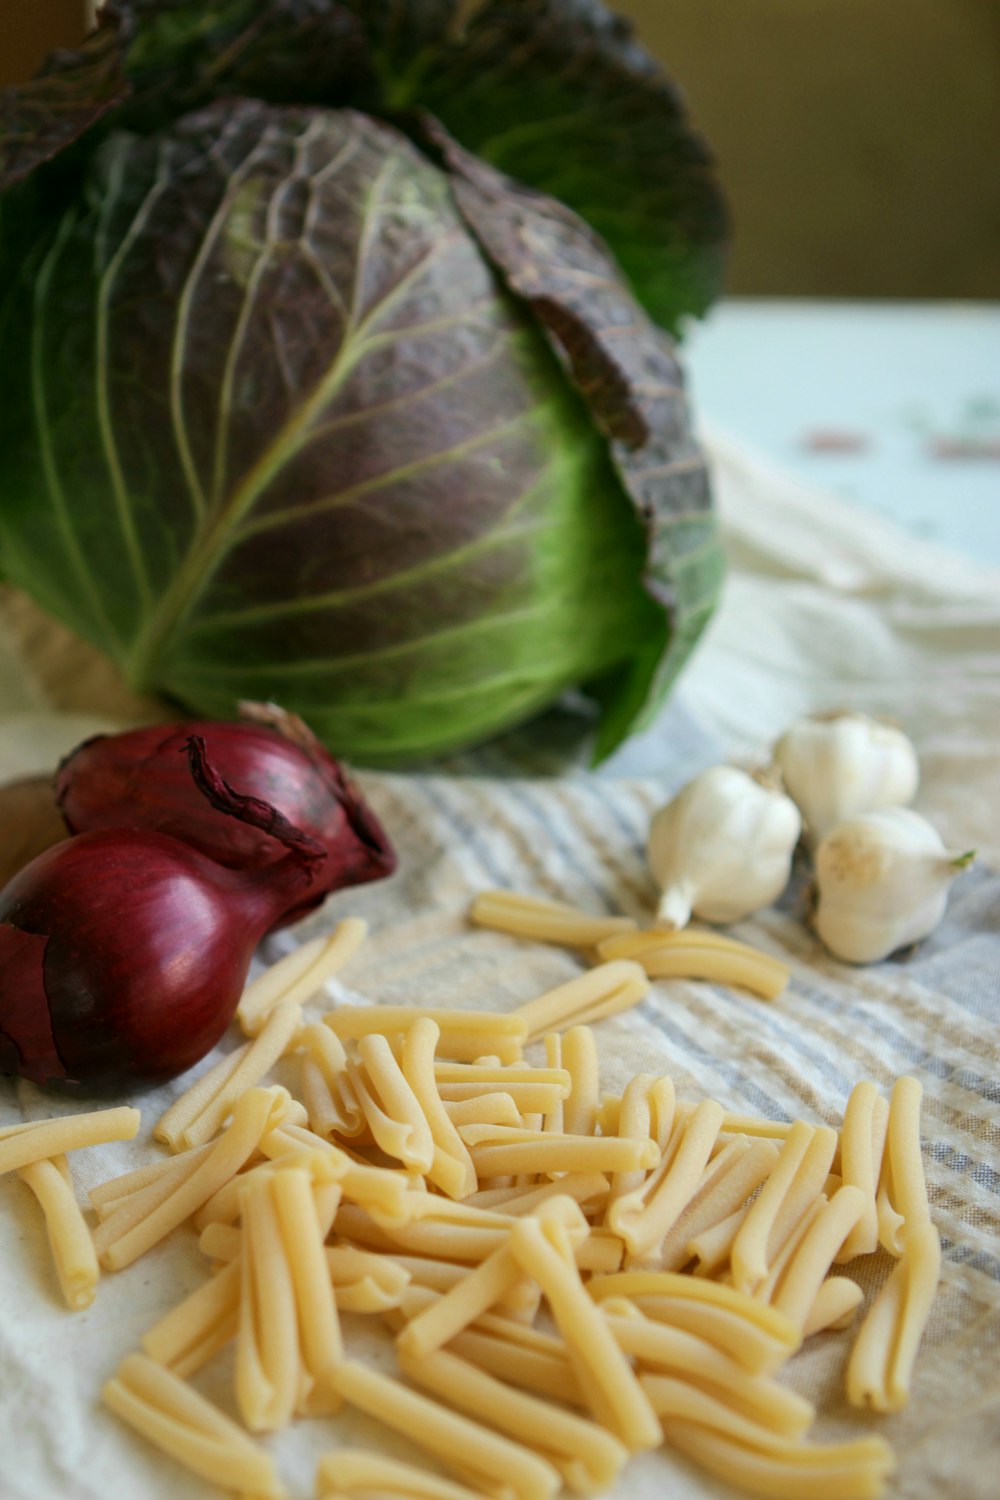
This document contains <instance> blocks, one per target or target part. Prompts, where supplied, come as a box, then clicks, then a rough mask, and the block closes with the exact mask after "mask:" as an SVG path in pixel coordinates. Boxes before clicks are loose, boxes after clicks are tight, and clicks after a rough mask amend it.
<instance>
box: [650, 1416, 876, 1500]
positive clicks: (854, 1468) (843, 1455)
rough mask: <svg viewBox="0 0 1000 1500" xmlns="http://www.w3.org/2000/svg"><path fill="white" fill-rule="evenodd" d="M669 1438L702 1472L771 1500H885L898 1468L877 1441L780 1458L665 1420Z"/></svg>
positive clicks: (816, 1448)
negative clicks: (881, 1498) (704, 1470)
mask: <svg viewBox="0 0 1000 1500" xmlns="http://www.w3.org/2000/svg"><path fill="white" fill-rule="evenodd" d="M663 1434H664V1437H665V1438H666V1440H667V1442H668V1443H669V1445H670V1446H671V1447H672V1448H676V1449H677V1450H678V1451H679V1452H681V1453H684V1454H686V1455H687V1457H688V1458H691V1459H693V1460H694V1462H695V1463H696V1464H698V1465H700V1467H701V1468H703V1469H707V1470H708V1471H709V1473H711V1474H716V1475H718V1476H719V1478H720V1479H724V1480H725V1481H726V1482H727V1483H729V1484H732V1485H734V1486H735V1487H736V1488H737V1489H740V1490H745V1491H749V1493H750V1494H752V1495H763V1496H765V1497H767V1500H804V1497H805V1496H808V1497H809V1500H879V1497H880V1496H882V1495H884V1494H885V1486H886V1480H887V1479H888V1477H889V1475H890V1474H891V1473H892V1471H893V1469H894V1468H895V1460H894V1459H893V1456H892V1450H891V1448H890V1447H889V1445H888V1444H887V1443H885V1442H883V1441H882V1439H881V1438H877V1437H873V1438H867V1439H863V1440H862V1441H861V1442H860V1443H856V1444H853V1445H851V1448H850V1449H847V1447H846V1445H844V1446H842V1447H839V1448H838V1447H819V1446H811V1447H806V1446H804V1445H803V1446H800V1447H797V1448H795V1449H793V1450H792V1452H790V1453H788V1454H782V1455H780V1456H779V1455H777V1454H769V1453H761V1452H759V1451H755V1450H754V1449H753V1448H750V1447H747V1446H746V1445H745V1444H744V1443H741V1442H738V1441H737V1440H735V1439H733V1438H730V1437H728V1436H726V1435H725V1434H724V1433H721V1432H717V1431H713V1430H712V1429H711V1428H709V1427H705V1426H703V1425H702V1424H701V1423H699V1422H692V1421H685V1420H682V1419H675V1418H665V1419H664V1423H663Z"/></svg>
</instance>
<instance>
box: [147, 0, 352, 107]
mask: <svg viewBox="0 0 1000 1500" xmlns="http://www.w3.org/2000/svg"><path fill="white" fill-rule="evenodd" d="M117 3H118V7H119V9H120V11H121V13H122V17H123V25H124V32H125V36H126V46H127V58H126V70H127V72H128V75H129V78H130V79H131V81H132V84H133V86H134V89H135V102H134V105H133V106H132V107H131V108H130V109H129V110H128V111H127V112H126V113H125V114H124V116H123V123H124V124H125V125H126V126H128V127H130V128H131V127H133V126H138V127H139V128H141V129H152V128H155V127H156V126H158V125H161V124H165V123H167V122H168V121H170V120H173V119H176V118H177V117H178V116H179V115H182V114H184V113H186V112H187V111H189V110H191V109H194V108H196V107H198V106H200V105H203V104H207V103H209V102H210V101H211V100H213V99H217V98H220V97H223V96H225V95H238V94H245V95H248V96H250V97H254V98H260V99H265V100H268V101H270V102H272V103H279V104H280V103H299V104H305V103H310V102H315V103H330V104H342V103H353V104H357V105H360V106H362V107H374V106H375V104H376V103H377V92H378V85H377V82H376V76H375V70H374V63H373V59H372V56H371V51H370V47H369V42H368V38H367V36H366V26H365V24H364V23H363V20H362V17H363V15H364V9H363V6H362V4H361V0H359V3H358V4H355V3H352V0H212V3H211V4H206V3H205V0H117Z"/></svg>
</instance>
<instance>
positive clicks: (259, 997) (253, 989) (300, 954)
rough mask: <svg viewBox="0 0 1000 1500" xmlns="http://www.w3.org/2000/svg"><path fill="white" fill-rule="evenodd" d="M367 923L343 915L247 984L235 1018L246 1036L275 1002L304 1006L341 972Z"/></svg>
mask: <svg viewBox="0 0 1000 1500" xmlns="http://www.w3.org/2000/svg"><path fill="white" fill-rule="evenodd" d="M367 935H368V924H367V922H363V921H362V920H361V919H360V917H345V918H344V920H343V921H342V922H338V923H337V925H336V927H335V928H334V930H333V932H331V933H330V934H329V936H327V937H321V938H313V939H312V941H311V942H308V943H303V944H302V946H301V948H297V949H295V951H294V952H292V953H287V954H286V955H285V956H284V958H279V959H278V961H277V963H274V964H272V965H271V967H270V968H269V969H265V971H264V973H263V974H261V975H260V976H259V977H258V978H257V979H255V980H253V981H252V983H250V984H248V985H247V987H246V989H245V990H244V991H243V997H242V999H241V1000H240V1003H239V1005H238V1007H237V1010H236V1019H237V1020H238V1021H239V1023H240V1026H241V1027H242V1028H243V1030H244V1032H245V1033H246V1035H247V1036H256V1035H257V1033H258V1032H259V1031H260V1029H261V1026H262V1025H263V1024H264V1022H265V1021H266V1019H267V1017H268V1015H269V1014H270V1013H271V1011H272V1010H273V1009H274V1007H275V1006H276V1005H280V1004H281V1003H282V1002H283V1001H292V1002H293V1003H294V1004H297V1005H304V1004H305V1003H306V1001H307V1000H311V999H312V997H313V996H314V995H315V994H316V992H317V991H318V990H320V989H322V987H323V985H324V984H325V983H326V981H327V980H328V979H331V978H332V977H333V975H334V974H337V973H339V972H340V970H341V969H342V968H343V967H344V965H345V964H346V963H348V962H349V960H350V959H352V958H353V957H354V955H355V953H356V952H357V951H358V949H359V948H360V947H361V944H362V943H363V942H364V940H365V938H366V936H367Z"/></svg>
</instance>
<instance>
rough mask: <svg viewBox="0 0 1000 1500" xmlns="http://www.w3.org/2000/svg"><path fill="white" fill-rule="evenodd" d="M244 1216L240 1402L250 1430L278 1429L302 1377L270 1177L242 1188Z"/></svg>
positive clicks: (285, 1420)
mask: <svg viewBox="0 0 1000 1500" xmlns="http://www.w3.org/2000/svg"><path fill="white" fill-rule="evenodd" d="M240 1216H241V1218H242V1220H243V1251H242V1254H241V1255H240V1259H239V1266H240V1311H239V1324H238V1328H237V1336H236V1404H237V1406H238V1407H239V1412H240V1416H241V1417H242V1418H243V1421H244V1423H245V1424H246V1426H247V1427H248V1428H249V1429H250V1431H251V1432H276V1431H278V1430H280V1429H281V1428H282V1427H285V1426H287V1425H288V1423H289V1421H290V1420H291V1417H292V1413H293V1412H294V1410H295V1406H296V1402H297V1399H298V1395H299V1390H300V1386H301V1383H302V1377H301V1367H300V1358H299V1336H298V1327H297V1322H296V1307H295V1287H294V1285H293V1282H292V1274H291V1270H290V1269H289V1266H288V1261H287V1258H286V1256H285V1255H284V1253H283V1248H282V1242H281V1229H280V1227H279V1224H278V1217H277V1214H276V1212H275V1207H274V1202H273V1199H272V1197H271V1192H270V1179H269V1178H267V1177H259V1178H256V1179H255V1180H253V1181H250V1182H247V1183H246V1185H245V1186H244V1187H243V1188H242V1189H241V1190H240Z"/></svg>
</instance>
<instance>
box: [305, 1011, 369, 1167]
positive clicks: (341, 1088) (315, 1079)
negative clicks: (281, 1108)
mask: <svg viewBox="0 0 1000 1500" xmlns="http://www.w3.org/2000/svg"><path fill="white" fill-rule="evenodd" d="M298 1042H299V1044H300V1046H301V1047H302V1098H303V1102H304V1103H305V1107H306V1113H307V1114H308V1116H309V1128H310V1130H314V1131H315V1132H316V1134H317V1135H321V1136H323V1137H324V1138H325V1139H327V1140H329V1138H330V1137H331V1136H332V1135H339V1136H344V1137H346V1138H347V1139H348V1140H350V1139H352V1138H353V1137H354V1136H358V1135H361V1134H362V1133H363V1131H364V1130H365V1128H366V1127H365V1117H364V1115H363V1114H362V1112H361V1106H360V1105H359V1103H358V1100H357V1095H356V1094H355V1092H354V1089H353V1088H352V1087H351V1080H350V1078H349V1077H348V1071H347V1053H346V1052H345V1051H344V1044H343V1042H342V1041H341V1040H340V1038H339V1037H338V1036H336V1035H334V1033H333V1032H332V1031H331V1030H330V1028H329V1026H324V1025H322V1024H321V1023H320V1022H314V1023H313V1024H312V1025H310V1026H303V1027H302V1029H301V1031H300V1032H299V1035H298Z"/></svg>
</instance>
